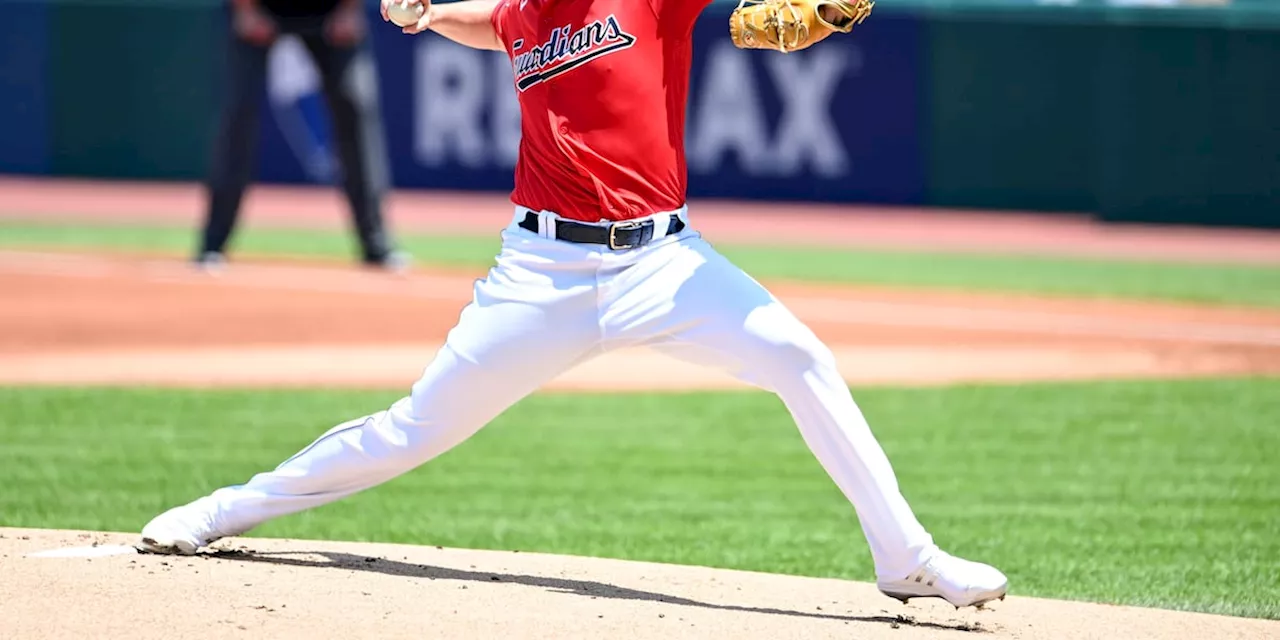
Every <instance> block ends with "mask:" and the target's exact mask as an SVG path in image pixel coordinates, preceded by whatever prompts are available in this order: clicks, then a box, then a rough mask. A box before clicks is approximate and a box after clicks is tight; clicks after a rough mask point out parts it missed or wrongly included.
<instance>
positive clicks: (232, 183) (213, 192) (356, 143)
mask: <svg viewBox="0 0 1280 640" xmlns="http://www.w3.org/2000/svg"><path fill="white" fill-rule="evenodd" d="M322 25H323V22H322V21H321V20H311V19H307V20H291V21H286V20H280V21H279V24H278V26H279V30H280V35H281V36H283V35H286V34H289V33H293V34H296V35H297V36H299V37H300V38H301V39H302V41H303V43H305V45H306V48H307V50H308V52H309V53H310V54H311V57H312V60H314V61H315V64H316V66H317V67H318V68H319V72H320V77H321V80H322V82H323V89H324V97H325V101H326V103H327V105H328V107H329V115H330V121H331V122H332V126H333V137H334V139H335V142H336V143H337V151H338V160H339V162H340V163H341V168H342V186H343V189H344V190H345V192H346V195H347V200H348V201H349V203H350V207H351V216H352V221H353V225H354V227H355V231H356V234H357V237H358V238H359V240H360V246H361V252H362V256H361V258H362V260H363V261H364V262H366V263H381V262H382V261H383V260H385V259H386V258H387V256H388V254H389V253H390V252H391V250H392V247H391V244H390V241H389V240H388V238H387V232H386V229H385V226H384V223H383V216H382V200H383V196H384V195H385V193H386V191H387V188H388V186H389V181H390V180H389V176H388V168H387V159H386V141H385V140H384V139H383V132H382V122H381V116H380V114H379V111H378V109H379V106H378V103H379V99H378V78H377V69H376V68H375V66H374V63H375V61H374V56H373V51H372V49H371V47H370V43H369V38H368V37H367V36H366V37H365V38H364V39H363V40H362V42H361V43H360V44H359V45H357V46H355V47H351V48H346V47H339V46H335V45H332V44H330V43H329V42H328V41H326V40H325V39H324V36H323V29H322ZM229 47H230V51H229V52H228V53H229V56H228V66H227V77H228V80H229V82H228V85H227V93H226V96H227V97H226V103H225V105H224V108H223V113H222V118H221V122H220V124H219V128H218V131H217V137H216V138H215V139H214V141H213V166H212V168H211V171H210V174H209V179H208V183H207V185H206V188H207V189H208V197H209V208H208V211H207V218H206V221H205V228H204V234H203V238H202V242H201V251H200V253H201V255H203V254H204V253H207V252H216V253H222V252H223V251H224V247H225V246H226V244H227V239H228V238H229V237H230V236H231V232H232V228H233V227H234V226H235V222H236V217H237V215H238V213H239V210H240V203H241V200H242V199H243V196H244V192H245V189H246V188H247V187H248V185H249V182H250V180H251V178H252V175H253V171H254V168H255V166H256V163H255V156H256V152H257V149H258V146H257V145H258V131H259V124H260V122H261V113H260V109H259V107H260V96H261V95H262V94H261V92H262V88H263V86H264V84H265V82H266V79H267V53H268V51H269V47H261V46H256V45H254V44H250V43H248V42H245V41H244V40H242V39H240V38H238V37H236V36H235V34H234V33H232V34H231V37H230V43H229ZM197 257H199V256H197Z"/></svg>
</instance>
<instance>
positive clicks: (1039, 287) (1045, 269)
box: [0, 221, 1280, 307]
mask: <svg viewBox="0 0 1280 640" xmlns="http://www.w3.org/2000/svg"><path fill="white" fill-rule="evenodd" d="M402 240H403V243H404V246H405V248H406V249H407V250H409V251H410V252H411V253H412V254H413V255H414V256H415V258H416V259H417V260H418V261H419V262H421V263H423V264H432V265H441V266H455V267H472V268H477V269H479V268H484V267H487V266H488V265H489V264H491V263H492V260H493V256H494V254H495V253H496V252H497V249H498V237H497V234H496V232H495V233H494V234H492V235H490V236H426V235H408V236H405V237H403V238H402ZM194 242H195V236H194V234H193V232H192V231H191V230H190V229H187V228H179V227H147V226H117V225H61V224H48V223H39V222H15V221H0V248H9V249H32V248H59V249H104V248H105V249H117V250H131V251H161V252H166V253H176V254H181V255H184V256H185V255H186V254H187V253H188V252H189V251H190V250H192V248H193V243H194ZM717 248H718V249H720V250H721V251H722V252H723V253H724V254H725V255H726V256H728V257H729V258H730V259H732V260H734V261H735V262H737V263H738V264H739V265H740V266H742V267H743V268H744V269H746V270H747V271H749V272H750V273H752V275H755V276H758V277H760V278H766V279H768V278H778V279H792V280H809V281H819V282H834V283H860V284H874V285H892V286H904V287H935V288H936V287H940V288H947V289H960V290H978V291H1010V292H1025V293H1038V294H1050V295H1073V296H1091V297H1108V298H1132V299H1150V300H1175V301H1185V302H1203V303H1216V304H1234V305H1255V306H1267V307H1280V266H1247V265H1188V264H1164V263H1153V262H1133V261H1120V260H1086V259H1073V258H1048V257H1027V256H987V255H969V254H945V253H919V252H905V251H867V250H851V249H835V248H821V247H797V246H760V245H735V244H726V243H717ZM237 250H238V251H241V252H243V253H244V254H247V255H253V254H257V255H287V256H298V257H323V258H341V259H351V258H352V256H354V247H353V244H352V239H351V237H350V236H349V234H346V233H343V232H338V231H323V230H283V229H246V230H245V231H244V232H243V233H242V234H241V235H240V236H238V237H237Z"/></svg>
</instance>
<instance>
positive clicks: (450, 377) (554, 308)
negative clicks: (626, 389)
mask: <svg viewBox="0 0 1280 640" xmlns="http://www.w3.org/2000/svg"><path fill="white" fill-rule="evenodd" d="M484 286H485V285H484V284H481V285H479V286H478V288H477V290H478V294H477V296H476V300H475V301H473V302H472V303H471V304H469V305H467V306H466V307H465V308H464V309H463V311H462V313H461V315H460V316H459V318H458V323H457V325H456V326H454V328H453V329H452V330H450V332H449V335H448V338H447V340H446V342H445V344H444V346H442V347H441V348H440V350H439V351H438V352H437V353H436V355H435V357H434V358H433V360H432V361H431V363H430V364H428V365H427V367H426V368H425V370H424V371H423V374H422V377H421V378H420V379H419V380H418V381H417V382H416V383H414V385H413V393H412V395H411V406H412V411H413V413H414V414H415V415H417V416H420V417H428V416H442V417H443V416H448V417H449V418H450V419H455V420H461V421H465V422H475V421H477V420H484V421H487V420H489V419H492V418H493V417H494V416H496V415H497V414H499V413H501V412H502V411H503V410H505V409H506V408H507V407H508V406H510V405H511V404H513V403H515V402H516V401H518V400H520V399H521V398H523V397H524V396H526V395H528V394H529V393H532V392H533V391H534V390H536V389H537V388H538V387H539V386H541V385H542V384H544V383H546V382H547V381H549V380H551V379H552V378H554V377H556V376H557V375H559V374H561V373H563V372H564V371H565V370H567V369H569V368H570V367H572V366H574V365H575V364H577V363H578V362H580V361H582V360H583V359H584V358H585V357H586V356H587V354H589V353H590V352H591V349H592V348H593V347H594V344H595V343H594V341H593V339H592V337H593V335H594V334H593V333H592V332H591V331H589V330H586V329H587V328H588V325H589V324H590V322H591V321H592V320H593V319H594V316H593V315H591V314H585V315H584V314H582V313H578V312H577V310H576V308H575V307H574V305H572V304H557V303H556V301H554V300H552V301H548V302H546V303H541V302H538V301H536V300H533V301H531V300H515V299H511V298H509V297H503V298H495V297H493V296H489V295H485V292H484V291H483V289H482V287H484Z"/></svg>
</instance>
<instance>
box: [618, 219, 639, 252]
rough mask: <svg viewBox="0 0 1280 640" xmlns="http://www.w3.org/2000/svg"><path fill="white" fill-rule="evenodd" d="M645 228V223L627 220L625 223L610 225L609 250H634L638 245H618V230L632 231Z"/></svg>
mask: <svg viewBox="0 0 1280 640" xmlns="http://www.w3.org/2000/svg"><path fill="white" fill-rule="evenodd" d="M643 226H644V223H643V222H638V221H636V220H626V221H623V222H615V223H613V224H611V225H609V248H610V249H613V250H614V251H619V250H621V249H632V248H634V247H636V246H637V245H634V244H618V229H624V230H631V229H639V228H640V227H643Z"/></svg>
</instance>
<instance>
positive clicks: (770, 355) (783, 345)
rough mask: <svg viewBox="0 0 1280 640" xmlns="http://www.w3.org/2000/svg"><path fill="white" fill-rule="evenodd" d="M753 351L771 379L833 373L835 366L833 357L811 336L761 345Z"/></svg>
mask: <svg viewBox="0 0 1280 640" xmlns="http://www.w3.org/2000/svg"><path fill="white" fill-rule="evenodd" d="M753 350H754V351H755V352H756V353H757V355H758V357H759V358H760V359H761V360H762V361H763V362H762V363H761V364H763V366H764V367H766V368H767V370H768V371H769V376H768V377H770V378H773V379H781V378H791V377H798V376H803V375H805V374H808V373H811V372H815V371H823V370H834V369H835V366H836V359H835V354H833V353H831V349H828V348H827V346H826V345H824V344H822V342H821V341H819V340H818V339H817V338H816V337H813V336H812V334H809V335H804V334H800V335H795V336H788V337H786V338H782V339H773V340H768V341H763V342H761V343H760V344H758V345H756V346H755V348H754V349H753Z"/></svg>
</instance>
